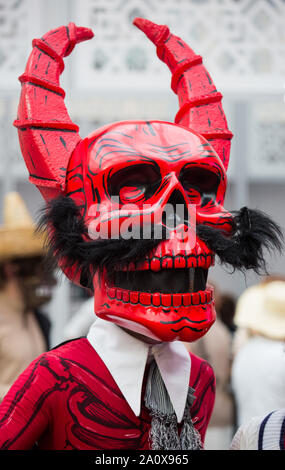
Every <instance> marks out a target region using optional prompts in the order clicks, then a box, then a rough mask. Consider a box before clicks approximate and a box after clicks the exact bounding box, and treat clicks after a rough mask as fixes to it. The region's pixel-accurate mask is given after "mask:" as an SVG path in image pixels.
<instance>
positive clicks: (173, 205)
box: [162, 189, 189, 228]
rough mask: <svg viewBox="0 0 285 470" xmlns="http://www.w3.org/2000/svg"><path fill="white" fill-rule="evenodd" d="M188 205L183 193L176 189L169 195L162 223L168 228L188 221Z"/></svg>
mask: <svg viewBox="0 0 285 470" xmlns="http://www.w3.org/2000/svg"><path fill="white" fill-rule="evenodd" d="M188 217H189V213H188V207H187V202H186V199H185V197H184V195H183V193H182V192H181V191H180V190H179V189H175V190H174V191H173V192H172V194H171V196H170V197H169V199H168V201H167V203H166V206H165V208H164V211H163V215H162V223H163V224H164V225H165V226H166V227H168V228H175V227H178V226H179V225H181V224H184V223H186V224H187V223H188Z"/></svg>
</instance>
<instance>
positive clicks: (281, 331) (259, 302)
mask: <svg viewBox="0 0 285 470" xmlns="http://www.w3.org/2000/svg"><path fill="white" fill-rule="evenodd" d="M234 322H235V324H236V325H237V326H238V327H242V328H249V329H251V330H253V331H255V332H257V333H260V334H262V335H265V336H267V337H269V338H272V339H280V340H284V339H285V281H279V280H278V281H277V280H276V281H272V282H268V283H261V284H258V285H256V286H253V287H249V288H248V289H246V291H245V292H244V293H243V294H242V295H241V296H240V298H239V300H238V303H237V308H236V312H235V317H234Z"/></svg>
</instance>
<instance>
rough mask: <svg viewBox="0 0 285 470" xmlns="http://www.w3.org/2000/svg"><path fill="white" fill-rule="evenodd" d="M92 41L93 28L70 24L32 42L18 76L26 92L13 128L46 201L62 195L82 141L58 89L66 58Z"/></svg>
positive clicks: (30, 170) (31, 174)
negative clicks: (23, 69) (69, 166)
mask: <svg viewBox="0 0 285 470" xmlns="http://www.w3.org/2000/svg"><path fill="white" fill-rule="evenodd" d="M92 37H93V32H92V31H91V30H90V29H88V28H82V27H78V26H76V25H75V24H73V23H70V24H69V25H68V26H61V27H59V28H57V29H54V30H52V31H49V32H48V33H47V34H45V35H44V36H43V37H42V38H41V39H34V40H33V43H32V44H33V50H32V52H31V54H30V57H29V59H28V62H27V65H26V70H25V73H24V74H23V75H21V77H19V80H20V82H21V83H22V92H21V97H20V102H19V107H18V116H17V119H16V120H15V121H14V125H15V126H16V127H17V128H18V134H19V140H20V145H21V150H22V154H23V156H24V158H25V161H26V165H27V168H28V170H29V173H30V181H31V182H32V183H34V184H35V185H36V186H37V187H38V189H39V190H40V191H41V193H42V194H43V196H44V198H45V199H49V198H50V197H53V196H55V195H57V194H58V192H60V191H63V190H64V187H65V176H66V168H67V164H68V161H69V158H70V156H71V154H72V151H73V150H74V148H75V146H76V145H77V144H78V142H79V141H80V140H81V138H80V136H79V133H78V131H79V128H78V126H77V125H76V124H74V123H73V122H72V121H71V119H70V117H69V115H68V112H67V110H66V107H65V104H64V96H65V93H64V90H63V89H62V88H60V85H59V77H60V74H61V73H62V71H63V69H64V62H63V57H65V56H67V55H69V54H70V52H71V51H72V50H73V48H74V46H75V45H76V44H77V43H79V42H81V41H85V40H87V39H91V38H92Z"/></svg>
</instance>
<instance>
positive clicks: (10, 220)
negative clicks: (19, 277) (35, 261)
mask: <svg viewBox="0 0 285 470" xmlns="http://www.w3.org/2000/svg"><path fill="white" fill-rule="evenodd" d="M3 220H4V223H3V225H2V226H0V261H4V260H7V259H12V258H26V257H29V256H37V255H41V254H42V253H43V237H42V236H41V235H35V233H34V231H35V224H34V222H33V219H32V217H31V216H30V214H29V212H28V210H27V207H26V205H25V203H24V201H23V199H22V198H21V196H20V195H19V194H18V193H17V192H9V193H8V194H6V196H5V198H4V204H3Z"/></svg>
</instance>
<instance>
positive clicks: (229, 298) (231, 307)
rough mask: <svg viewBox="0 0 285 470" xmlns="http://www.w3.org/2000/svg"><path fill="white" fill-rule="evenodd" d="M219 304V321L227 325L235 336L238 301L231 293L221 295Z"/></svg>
mask: <svg viewBox="0 0 285 470" xmlns="http://www.w3.org/2000/svg"><path fill="white" fill-rule="evenodd" d="M220 298H221V299H220V302H219V319H220V320H221V321H222V322H223V323H224V324H225V325H226V327H227V328H228V329H229V331H230V333H231V334H232V335H233V334H234V332H235V331H236V325H235V323H234V315H235V307H236V300H235V298H234V296H233V295H231V294H230V293H221V295H220Z"/></svg>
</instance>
